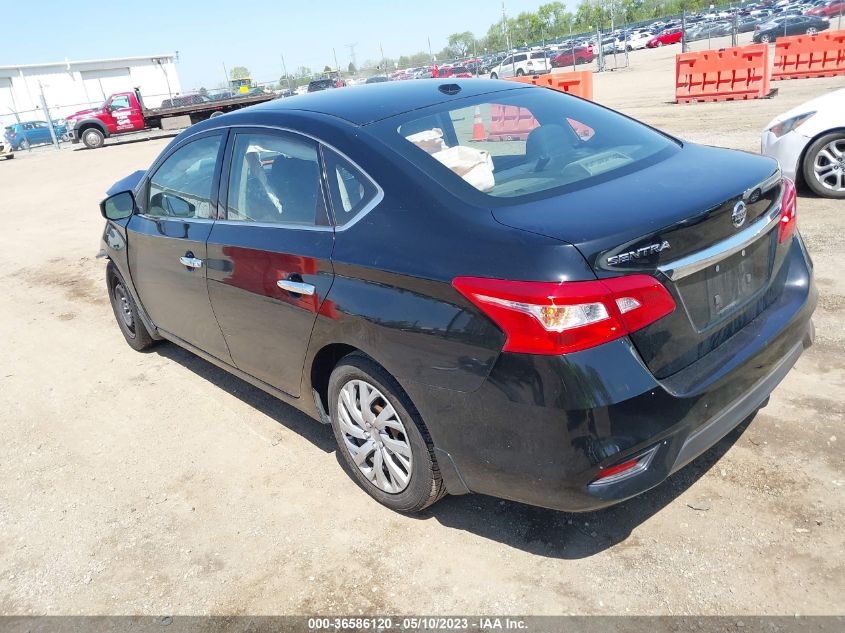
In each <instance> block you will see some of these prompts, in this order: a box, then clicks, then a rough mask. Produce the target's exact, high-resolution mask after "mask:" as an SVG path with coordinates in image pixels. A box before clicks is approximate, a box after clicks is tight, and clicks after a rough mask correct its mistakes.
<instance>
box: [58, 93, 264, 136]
mask: <svg viewBox="0 0 845 633" xmlns="http://www.w3.org/2000/svg"><path fill="white" fill-rule="evenodd" d="M275 98H276V95H274V94H272V93H263V92H262V93H259V94H247V95H244V96H234V97H229V98H226V99H209V98H207V97H201V98H200V97H198V98H197V99H182V100H181V101H180V99H178V98H177V99H173V100H168V101H169V103H168V102H167V101H166V102H165V104H167V106H166V107H159V108H145V107H144V100H143V98H142V97H141V93H140V91H139V90H138V89H137V88H136V89H135V90H134V91H133V92H118V93H115V94H113V95H111V96H110V97H109V98H108V99H106V100H105V102H103V105H101V106H100V107H99V108H91V109H90V110H82V111H80V112H75V113H74V114H71V115H70V116H68V117H66V119H65V120H66V121H67V133H68V136H70V140H71V141H72V142H74V143H78V142H79V141H82V142H83V143H84V144H85V146H86V147H89V148H90V149H96V148H98V147H102V146H103V144H104V143H105V140H106V138H108V137H110V136H117V135H118V134H128V133H131V132H140V131H141V130H148V129H153V128H161V127H163V125H162V122H163V121H164V120H166V119H173V118H175V117H184V118H182V119H181V120H179V121H172V123H173V124H174V125H173V128H176V127H179V125H178V124H179V123H184V126H185V127H187V126H188V125H192V124H194V123H197V122H199V121H203V120H205V119H207V118H209V117H212V116H216V115H218V114H223V113H224V112H231V111H232V110H238V109H240V108H245V107H247V106H251V105H255V104H257V103H263V102H264V101H270V100H271V99H275ZM174 102H175V103H176V105H173V103H174Z"/></svg>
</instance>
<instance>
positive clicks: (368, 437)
mask: <svg viewBox="0 0 845 633" xmlns="http://www.w3.org/2000/svg"><path fill="white" fill-rule="evenodd" d="M367 394H369V395H370V396H371V397H372V400H370V402H369V404H368V403H366V402H365V401H364V398H365V397H367ZM388 407H392V411H390V409H389V408H388ZM329 413H330V415H331V423H332V429H333V430H334V435H335V439H336V440H337V444H338V452H339V453H340V456H341V461H342V463H343V465H344V470H346V471H347V474H349V475H350V476H351V477H352V479H354V480H355V482H356V483H357V484H358V485H359V486H360V487H361V488H363V489H364V491H365V492H366V493H367V494H369V495H370V496H371V497H372V498H373V499H375V500H376V501H378V502H379V503H381V504H382V505H385V506H387V507H388V508H390V509H391V510H395V511H397V512H409V513H410V512H419V511H420V510H423V509H424V508H427V507H428V506H430V505H431V504H433V503H435V502H436V501H438V500H439V499H440V498H442V497H443V496H445V494H446V487H445V485H444V484H443V480H442V478H441V477H440V469H439V467H438V465H437V460H436V458H435V457H434V445H433V443H432V441H431V436H430V435H429V434H428V430H427V429H426V428H425V425H424V424H423V422H422V419H421V418H420V415H419V413H418V412H417V410H416V408H415V407H414V405H413V404H412V403H411V401H410V399H409V398H408V396H407V395H406V394H405V392H404V391H403V390H402V388H401V387H400V386H399V383H398V382H396V379H395V378H393V376H391V375H390V374H388V373H387V371H385V370H384V369H383V368H382V367H381V366H380V365H378V364H377V363H376V362H375V361H373V360H372V359H371V358H369V357H368V356H365V355H364V354H361V353H358V352H356V353H353V354H350V355H348V356H346V357H344V358H343V359H341V361H340V362H339V363H338V365H337V366H336V367H335V369H334V371H332V375H331V377H330V378H329ZM384 414H388V415H384ZM382 417H383V420H382V421H381V422H379V418H382ZM359 449H360V450H359ZM353 451H355V453H356V454H357V455H358V457H359V458H360V459H359V461H361V466H358V464H357V463H356V461H355V458H354V457H353ZM406 454H407V455H409V456H410V458H408V457H407V456H406ZM388 460H390V464H388V463H387V462H388Z"/></svg>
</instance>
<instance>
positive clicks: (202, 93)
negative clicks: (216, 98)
mask: <svg viewBox="0 0 845 633" xmlns="http://www.w3.org/2000/svg"><path fill="white" fill-rule="evenodd" d="M197 92H199V94H201V95H202V96H203V97H206V96H208V90H206V89H205V86H200V89H199V90H198V91H197Z"/></svg>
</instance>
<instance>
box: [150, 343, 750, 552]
mask: <svg viewBox="0 0 845 633" xmlns="http://www.w3.org/2000/svg"><path fill="white" fill-rule="evenodd" d="M153 350H154V352H155V353H158V354H160V355H161V356H164V357H165V358H168V359H170V360H172V361H175V362H177V363H179V364H180V365H182V366H184V367H185V368H186V369H189V370H191V371H193V372H194V373H195V374H197V375H199V376H201V377H202V378H204V379H206V380H207V381H209V382H210V383H212V384H214V385H215V386H217V387H219V388H221V389H224V390H226V391H227V392H228V393H229V394H231V395H233V396H235V397H237V398H239V399H240V400H241V401H243V402H244V403H245V404H247V405H249V406H250V407H253V408H254V409H257V410H258V411H260V412H262V413H263V414H265V415H267V416H268V417H270V418H272V419H273V420H275V421H276V422H278V423H279V424H281V425H282V426H284V427H286V428H288V429H290V430H292V431H294V432H296V433H298V434H299V435H301V436H302V437H304V438H305V439H307V440H308V441H310V442H311V443H312V444H314V446H316V447H317V448H319V449H320V450H322V451H325V452H327V453H330V452H335V453H336V450H337V445H336V443H335V439H334V435H333V434H332V430H331V428H330V427H329V426H327V425H323V424H320V423H318V422H316V421H314V420H313V419H311V418H310V417H308V416H306V415H305V414H303V413H301V412H300V411H298V410H296V409H295V408H293V407H292V406H290V405H287V404H285V403H283V402H282V401H280V400H278V399H277V398H275V397H274V396H271V395H269V394H267V393H265V392H263V391H262V390H260V389H258V388H257V387H253V386H252V385H250V384H249V383H247V382H245V381H243V380H241V379H240V378H237V377H235V376H233V375H232V374H230V373H228V372H227V371H225V370H223V369H220V368H219V367H217V366H216V365H213V364H212V363H209V362H207V361H205V360H203V359H201V358H200V357H198V356H195V355H194V354H192V353H191V352H188V351H186V350H184V349H182V348H180V347H177V346H176V345H171V344H168V343H164V344H162V345H158V346H156V347H155V348H153ZM753 417H754V416H751V417H749V418H748V419H747V420H745V421H744V422H743V423H742V424H740V425H739V426H738V427H737V428H736V429H734V430H733V431H732V432H731V433H729V434H728V435H727V436H726V437H725V438H723V439H722V440H721V441H720V442H719V443H718V444H716V445H715V446H714V447H713V448H711V449H710V450H709V451H707V452H706V453H704V454H703V455H702V456H701V457H699V458H698V459H696V460H694V461H693V462H691V463H690V464H689V465H687V466H686V467H685V468H683V469H681V470H680V471H678V472H677V473H675V474H674V475H672V476H671V477H670V478H669V479H667V480H666V481H665V482H663V483H662V484H661V485H659V486H657V487H656V488H653V489H652V490H650V491H648V492H646V493H644V494H642V495H640V496H638V497H635V498H634V499H630V500H628V501H626V502H624V503H621V504H619V505H616V506H612V507H610V508H606V509H604V510H599V511H596V512H588V513H579V514H574V513H566V512H559V511H556V510H547V509H545V508H537V507H534V506H528V505H525V504H521V503H516V502H513V501H502V500H500V499H495V498H493V497H487V496H483V495H465V496H459V497H446V498H444V499H442V500H441V501H439V502H438V503H437V504H435V505H434V506H432V507H431V508H429V509H427V510H425V511H423V512H422V513H421V514H418V515H412V517H413V518H416V519H419V520H431V519H434V520H436V521H438V522H439V523H441V524H442V525H443V526H445V527H448V528H453V529H456V530H465V531H467V532H471V533H473V534H477V535H478V536H481V537H484V538H487V539H490V540H492V541H496V542H499V543H503V544H505V545H509V546H510V547H514V548H516V549H520V550H523V551H526V552H530V553H532V554H537V555H539V556H547V557H551V558H561V559H578V558H587V557H590V556H593V555H595V554H598V553H600V552H602V551H604V550H606V549H609V548H611V547H613V546H615V545H617V544H619V543H621V542H623V541H624V540H625V539H627V538H628V536H630V534H631V532H632V531H633V530H634V529H635V528H636V527H637V526H638V525H640V524H641V523H643V522H644V521H646V520H648V519H649V518H650V517H652V516H653V515H654V514H656V513H657V512H659V511H660V510H662V509H663V508H664V507H665V506H667V505H669V504H670V503H671V502H672V501H674V500H675V499H676V498H677V497H678V496H679V495H681V494H682V493H683V492H684V491H685V490H687V489H688V488H689V487H690V486H692V484H694V483H695V482H696V481H697V480H698V479H699V478H701V477H702V476H703V475H704V474H705V473H706V472H707V471H708V470H710V468H712V467H713V466H714V465H715V464H716V462H718V461H719V459H721V457H722V456H723V455H724V454H725V453H726V452H727V451H728V450H729V449H730V448H731V447H732V446H733V445H734V443H735V442H736V441H737V440H738V439H739V437H740V436H741V435H742V433H743V432H744V431H745V429H746V428H747V427H748V425H749V424H750V423H751V421H752V420H753ZM338 462H339V467H342V464H340V459H338ZM373 503H376V502H375V501H373ZM690 511H691V512H693V511H694V510H692V509H691V510H690ZM701 511H704V510H703V509H702V510H701Z"/></svg>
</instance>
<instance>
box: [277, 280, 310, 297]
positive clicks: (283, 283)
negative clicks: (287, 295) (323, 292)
mask: <svg viewBox="0 0 845 633" xmlns="http://www.w3.org/2000/svg"><path fill="white" fill-rule="evenodd" d="M276 285H277V286H278V287H279V288H281V289H282V290H287V291H288V292H292V293H293V294H296V295H308V296H309V297H310V296H311V295H313V294H314V291H315V290H316V288H315V287H314V286H312V285H311V284H306V283H304V282H302V281H293V280H292V279H279V281H277V282H276Z"/></svg>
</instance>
